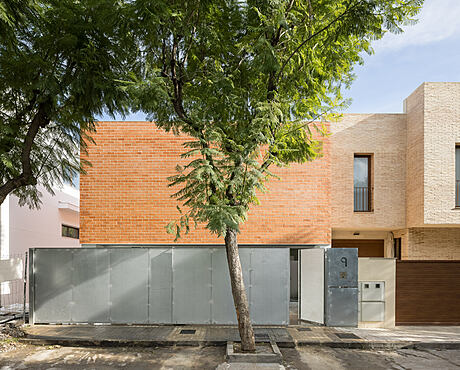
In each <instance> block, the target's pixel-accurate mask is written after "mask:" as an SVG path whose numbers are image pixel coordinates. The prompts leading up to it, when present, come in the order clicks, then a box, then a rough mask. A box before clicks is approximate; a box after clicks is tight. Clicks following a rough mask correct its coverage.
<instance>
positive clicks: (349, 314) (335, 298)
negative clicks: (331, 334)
mask: <svg viewBox="0 0 460 370" xmlns="http://www.w3.org/2000/svg"><path fill="white" fill-rule="evenodd" d="M326 302H327V303H326V325H327V326H358V288H331V287H329V288H328V289H327V294H326Z"/></svg>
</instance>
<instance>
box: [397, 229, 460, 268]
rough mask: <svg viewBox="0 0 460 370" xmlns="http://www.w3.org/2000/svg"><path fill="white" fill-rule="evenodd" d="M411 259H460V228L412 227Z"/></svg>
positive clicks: (409, 237) (410, 237)
mask: <svg viewBox="0 0 460 370" xmlns="http://www.w3.org/2000/svg"><path fill="white" fill-rule="evenodd" d="M403 257H405V258H403V259H410V260H460V228H456V227H455V228H454V227H452V228H447V227H446V228H440V227H436V228H428V227H421V228H410V229H409V230H408V246H407V254H406V255H405V256H403Z"/></svg>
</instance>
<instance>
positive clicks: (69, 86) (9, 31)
mask: <svg viewBox="0 0 460 370" xmlns="http://www.w3.org/2000/svg"><path fill="white" fill-rule="evenodd" d="M123 14H124V5H123V3H121V2H119V1H116V0H99V1H98V0H81V1H72V0H49V1H38V0H37V1H35V0H34V1H32V0H31V1H26V0H0V36H1V39H0V204H1V203H2V202H3V201H4V199H5V197H6V196H7V195H8V194H10V193H14V194H16V195H17V196H19V198H20V201H21V202H22V203H28V204H29V205H30V206H37V205H38V204H39V202H40V200H39V195H40V193H39V191H38V189H37V187H36V185H37V184H42V185H43V186H44V187H45V188H46V189H47V190H48V191H50V192H51V193H52V192H53V190H52V189H53V186H54V185H59V184H61V183H63V182H69V181H71V180H72V179H73V178H74V176H75V175H76V174H77V173H78V172H79V171H80V169H81V166H82V164H84V163H80V161H79V152H80V144H81V149H82V150H85V145H86V144H87V143H88V142H90V137H89V135H90V134H91V132H92V131H94V129H95V127H96V124H95V118H94V117H95V116H96V115H99V114H101V113H102V112H104V111H106V112H108V113H109V114H112V115H113V114H114V113H115V112H120V113H124V112H126V109H127V107H128V101H127V98H128V95H127V93H126V92H125V91H123V90H122V89H121V88H120V82H119V81H120V80H123V79H126V78H127V77H126V72H125V71H127V70H128V66H129V69H130V70H132V69H133V68H134V67H133V66H134V64H132V63H129V56H130V53H131V55H133V58H134V57H135V56H136V54H135V50H134V51H133V50H132V49H131V47H132V46H133V45H134V44H133V43H131V42H130V41H129V37H130V32H129V30H127V28H126V26H127V24H128V23H127V22H125V21H124V17H123ZM128 63H129V64H128ZM82 138H84V139H86V140H81V139H82Z"/></svg>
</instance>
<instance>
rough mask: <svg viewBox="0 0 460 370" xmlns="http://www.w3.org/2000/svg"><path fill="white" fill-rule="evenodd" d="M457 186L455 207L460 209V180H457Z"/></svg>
mask: <svg viewBox="0 0 460 370" xmlns="http://www.w3.org/2000/svg"><path fill="white" fill-rule="evenodd" d="M455 185H456V186H455V207H460V180H457V181H456V182H455Z"/></svg>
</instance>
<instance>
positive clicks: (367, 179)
mask: <svg viewBox="0 0 460 370" xmlns="http://www.w3.org/2000/svg"><path fill="white" fill-rule="evenodd" d="M371 158H372V157H371V156H370V155H362V154H355V158H354V166H353V178H354V211H355V212H370V211H371V210H372V187H371Z"/></svg>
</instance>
